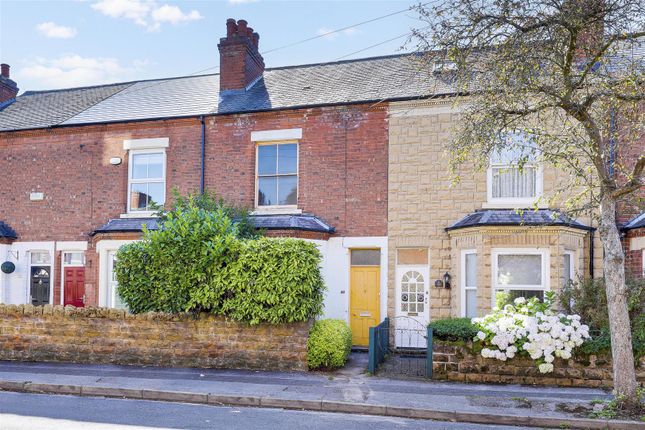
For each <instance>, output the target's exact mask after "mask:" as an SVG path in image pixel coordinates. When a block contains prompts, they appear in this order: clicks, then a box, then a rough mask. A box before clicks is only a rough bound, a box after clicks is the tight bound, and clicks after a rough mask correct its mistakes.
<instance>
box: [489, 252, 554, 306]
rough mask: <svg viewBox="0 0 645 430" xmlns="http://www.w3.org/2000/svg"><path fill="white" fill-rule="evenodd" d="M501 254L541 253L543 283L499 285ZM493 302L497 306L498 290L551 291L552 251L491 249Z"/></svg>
mask: <svg viewBox="0 0 645 430" xmlns="http://www.w3.org/2000/svg"><path fill="white" fill-rule="evenodd" d="M500 255H540V256H541V257H542V259H541V264H542V267H541V270H542V284H541V285H520V284H516V285H498V284H497V272H498V257H499V256H500ZM491 259H492V261H491V271H492V273H491V289H492V290H491V304H492V306H495V299H496V297H495V296H496V293H495V292H496V291H497V290H501V291H513V290H533V291H544V292H547V291H550V289H551V285H550V284H551V278H550V276H551V272H550V264H551V263H550V260H551V253H550V251H549V250H548V249H544V248H494V249H493V250H492V251H491Z"/></svg>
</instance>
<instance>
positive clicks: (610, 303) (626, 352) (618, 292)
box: [592, 192, 637, 407]
mask: <svg viewBox="0 0 645 430" xmlns="http://www.w3.org/2000/svg"><path fill="white" fill-rule="evenodd" d="M603 194H604V196H603V197H602V199H601V202H600V228H599V230H600V240H601V241H602V246H603V249H604V251H605V255H604V257H603V272H604V275H605V291H606V294H607V308H608V311H609V330H610V332H611V356H612V362H613V368H614V369H613V370H614V392H615V394H616V395H617V396H621V399H623V400H622V401H621V402H622V403H623V404H624V406H627V407H629V406H636V402H637V401H636V388H637V383H636V370H635V368H634V353H633V351H632V332H631V326H630V322H629V312H628V308H627V287H626V286H625V254H624V252H623V247H622V244H621V242H620V233H619V231H618V227H616V201H615V199H614V198H613V197H612V196H611V195H609V193H607V192H605V193H603ZM592 246H593V245H592ZM630 404H631V405H630Z"/></svg>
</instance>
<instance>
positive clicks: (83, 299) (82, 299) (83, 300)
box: [81, 294, 85, 304]
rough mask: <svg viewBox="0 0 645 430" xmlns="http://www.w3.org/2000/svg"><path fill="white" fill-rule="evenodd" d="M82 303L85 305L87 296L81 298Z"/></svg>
mask: <svg viewBox="0 0 645 430" xmlns="http://www.w3.org/2000/svg"><path fill="white" fill-rule="evenodd" d="M81 301H82V302H83V304H85V294H83V297H81Z"/></svg>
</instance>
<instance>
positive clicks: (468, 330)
mask: <svg viewBox="0 0 645 430" xmlns="http://www.w3.org/2000/svg"><path fill="white" fill-rule="evenodd" d="M428 327H431V328H432V336H433V337H434V338H436V339H439V340H445V341H450V342H457V341H464V342H468V341H470V340H473V338H474V337H475V336H476V335H477V331H478V330H477V327H475V326H474V325H473V324H472V323H471V322H470V318H447V319H442V320H436V321H433V322H431V323H430V324H428Z"/></svg>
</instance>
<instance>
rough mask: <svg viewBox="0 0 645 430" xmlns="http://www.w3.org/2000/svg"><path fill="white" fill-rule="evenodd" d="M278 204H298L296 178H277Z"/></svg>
mask: <svg viewBox="0 0 645 430" xmlns="http://www.w3.org/2000/svg"><path fill="white" fill-rule="evenodd" d="M278 204H279V205H296V204H298V177H297V176H295V175H294V176H278Z"/></svg>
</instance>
